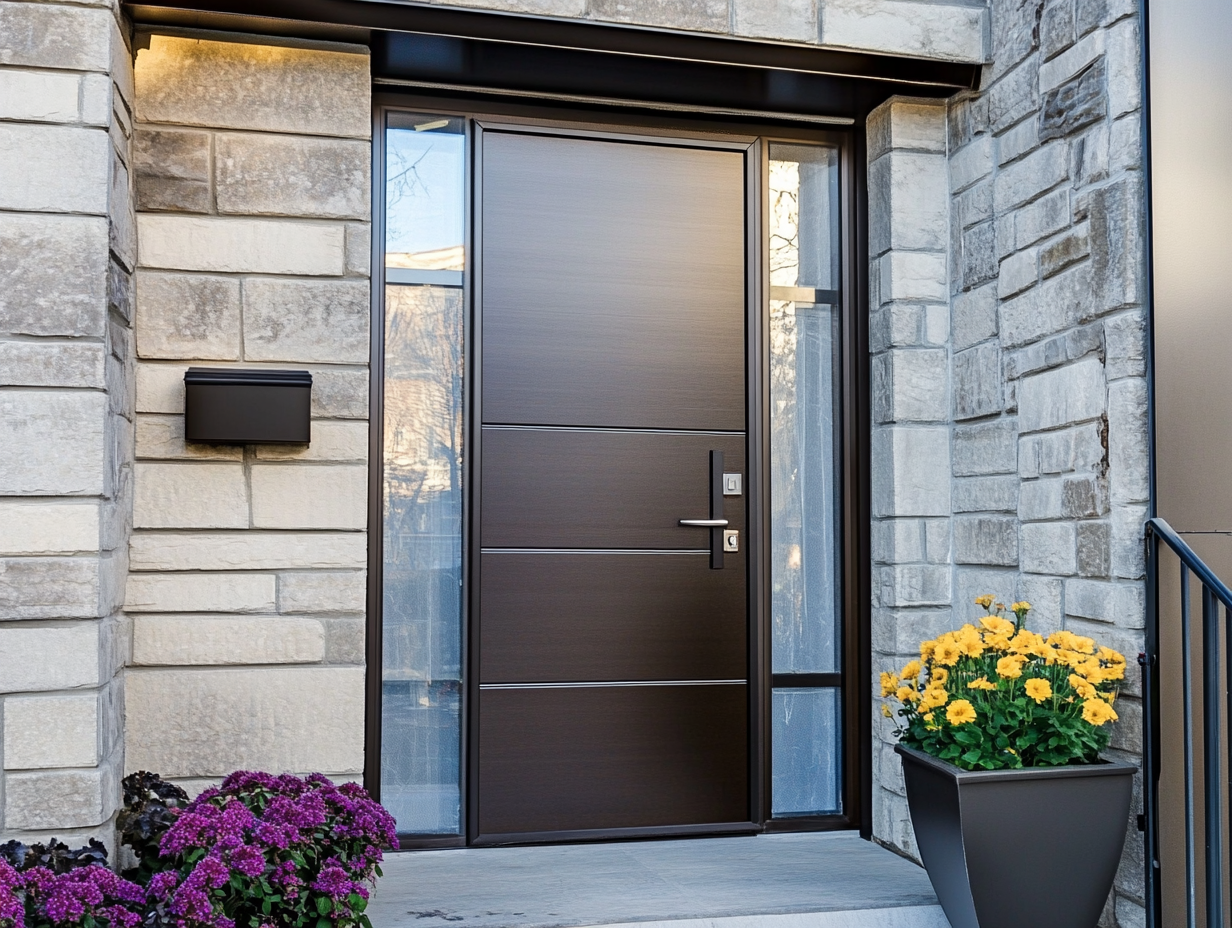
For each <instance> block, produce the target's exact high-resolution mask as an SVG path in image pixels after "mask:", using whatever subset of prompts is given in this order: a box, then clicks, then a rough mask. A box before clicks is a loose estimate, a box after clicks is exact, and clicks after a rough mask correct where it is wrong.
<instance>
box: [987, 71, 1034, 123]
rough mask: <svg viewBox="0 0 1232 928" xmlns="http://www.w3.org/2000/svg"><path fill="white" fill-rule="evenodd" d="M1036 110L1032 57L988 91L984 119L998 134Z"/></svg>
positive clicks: (1031, 114)
mask: <svg viewBox="0 0 1232 928" xmlns="http://www.w3.org/2000/svg"><path fill="white" fill-rule="evenodd" d="M1038 109H1039V60H1038V59H1037V58H1036V57H1035V56H1032V57H1030V58H1028V59H1026V61H1024V62H1022V63H1021V64H1019V65H1018V66H1017V67H1015V68H1014V69H1013V70H1012V71H1010V72H1009V73H1008V74H1006V75H1004V76H1003V77H1002V78H1001V79H1000V80H998V81H997V82H996V83H994V84H992V85H991V86H990V87H989V89H988V119H989V122H990V123H991V126H992V130H993V132H994V133H1001V132H1004V131H1005V130H1006V129H1008V128H1009V127H1010V126H1012V125H1014V124H1015V123H1017V122H1020V121H1021V120H1023V119H1026V118H1027V117H1028V116H1034V115H1035V113H1036V111H1037V110H1038Z"/></svg>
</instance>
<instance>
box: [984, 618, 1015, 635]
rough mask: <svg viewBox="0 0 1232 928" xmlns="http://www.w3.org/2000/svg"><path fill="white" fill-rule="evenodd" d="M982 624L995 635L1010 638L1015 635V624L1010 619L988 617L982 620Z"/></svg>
mask: <svg viewBox="0 0 1232 928" xmlns="http://www.w3.org/2000/svg"><path fill="white" fill-rule="evenodd" d="M980 624H981V625H983V626H984V627H985V628H986V629H988V630H989V631H990V632H992V633H993V634H994V635H1006V636H1009V635H1013V634H1014V623H1013V622H1011V621H1010V620H1009V619H1003V618H1001V616H999V615H986V616H984V618H982V619H980ZM985 640H987V639H985Z"/></svg>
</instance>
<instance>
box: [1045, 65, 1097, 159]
mask: <svg viewBox="0 0 1232 928" xmlns="http://www.w3.org/2000/svg"><path fill="white" fill-rule="evenodd" d="M1106 71H1107V69H1106V68H1105V67H1104V61H1103V59H1102V58H1099V59H1096V60H1095V61H1094V62H1093V63H1091V64H1090V65H1088V66H1087V67H1086V68H1085V69H1084V70H1082V71H1080V72H1078V74H1077V75H1076V76H1075V77H1073V78H1071V79H1070V80H1068V81H1066V82H1065V83H1064V84H1062V85H1061V86H1060V87H1057V88H1056V89H1055V90H1050V91H1048V92H1047V93H1045V94H1044V99H1043V100H1042V101H1041V111H1040V121H1039V136H1040V140H1041V141H1045V142H1046V141H1048V140H1049V139H1059V138H1064V137H1065V136H1067V135H1071V134H1072V133H1074V132H1077V131H1078V130H1079V129H1081V128H1083V127H1085V126H1089V125H1090V124H1091V123H1093V122H1097V121H1099V120H1101V119H1104V118H1105V117H1106V116H1107V114H1108V86H1107V76H1106Z"/></svg>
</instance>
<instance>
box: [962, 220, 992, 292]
mask: <svg viewBox="0 0 1232 928" xmlns="http://www.w3.org/2000/svg"><path fill="white" fill-rule="evenodd" d="M960 247H961V248H962V259H961V265H962V268H961V276H962V286H963V288H964V289H968V290H969V289H971V288H972V287H978V286H979V285H980V284H983V283H985V282H986V281H989V280H996V278H997V272H998V267H997V230H996V226H995V225H994V224H993V223H991V222H986V223H984V224H983V225H978V226H976V227H975V228H973V229H968V230H967V231H966V232H964V233H963V234H962V238H961V240H960Z"/></svg>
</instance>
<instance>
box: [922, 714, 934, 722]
mask: <svg viewBox="0 0 1232 928" xmlns="http://www.w3.org/2000/svg"><path fill="white" fill-rule="evenodd" d="M932 720H933V714H932V713H931V712H925V713H924V721H926V722H931V721H932Z"/></svg>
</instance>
